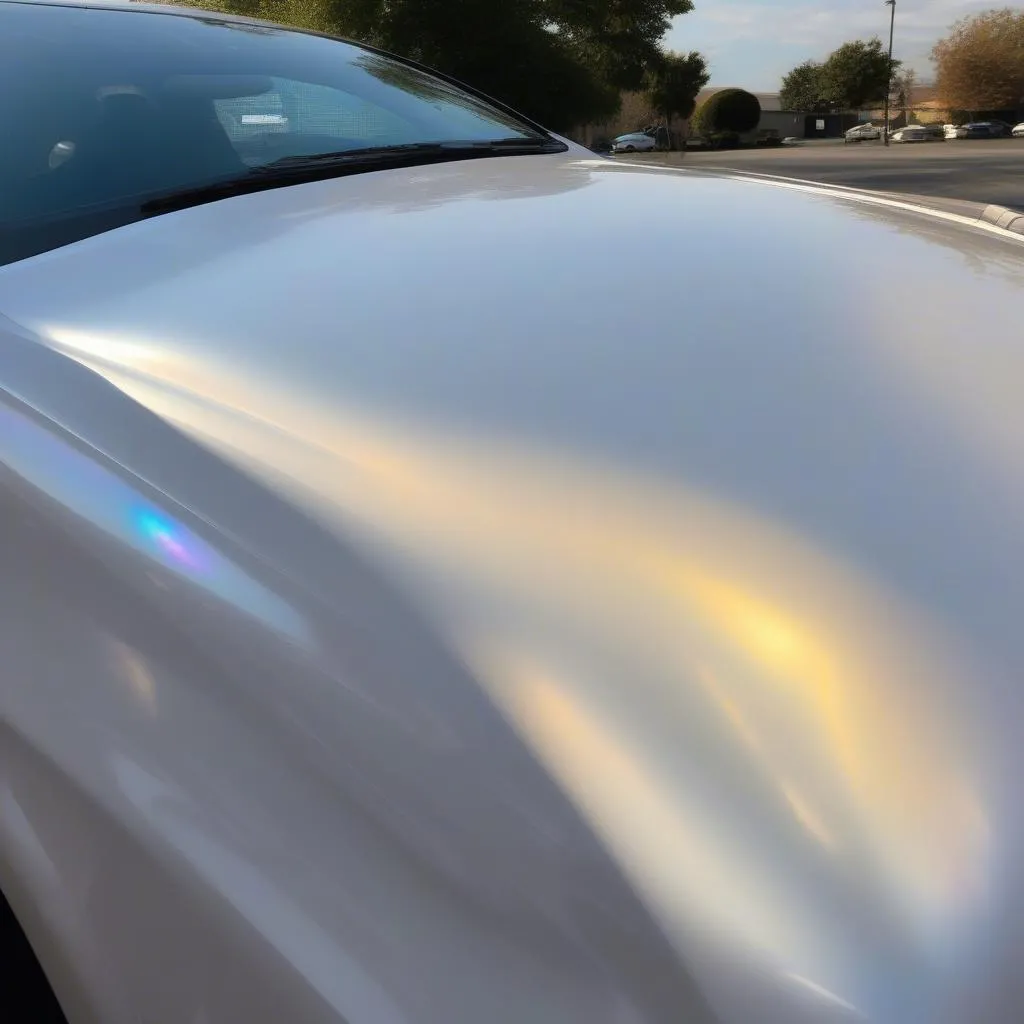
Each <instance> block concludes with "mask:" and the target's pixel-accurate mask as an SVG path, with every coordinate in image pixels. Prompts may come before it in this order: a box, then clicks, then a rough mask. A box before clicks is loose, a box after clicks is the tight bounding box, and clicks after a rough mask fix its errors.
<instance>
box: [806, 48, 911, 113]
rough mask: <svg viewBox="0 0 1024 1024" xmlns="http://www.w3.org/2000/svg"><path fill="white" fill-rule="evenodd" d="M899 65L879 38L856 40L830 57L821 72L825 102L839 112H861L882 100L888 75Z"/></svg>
mask: <svg viewBox="0 0 1024 1024" xmlns="http://www.w3.org/2000/svg"><path fill="white" fill-rule="evenodd" d="M900 64H901V62H900V61H898V60H894V61H893V62H892V67H891V68H890V66H889V57H888V55H887V54H886V52H885V50H883V49H882V41H881V40H880V39H877V38H875V39H869V40H867V41H866V42H865V41H864V40H862V39H856V40H854V41H853V42H849V43H843V45H842V46H840V47H839V48H838V49H836V50H833V51H832V53H831V54H829V57H828V60H826V61H825V63H824V64H823V65H822V69H821V73H822V78H823V81H824V86H825V93H826V95H827V97H828V99H829V100H830V101H831V102H832V103H834V104H835V105H836V106H837V107H839V108H840V109H841V110H862V109H863V108H864V107H870V106H874V105H877V104H880V103H883V102H884V101H885V96H886V93H887V92H888V90H889V82H890V79H891V73H892V72H894V71H895V70H896V69H897V68H899V66H900Z"/></svg>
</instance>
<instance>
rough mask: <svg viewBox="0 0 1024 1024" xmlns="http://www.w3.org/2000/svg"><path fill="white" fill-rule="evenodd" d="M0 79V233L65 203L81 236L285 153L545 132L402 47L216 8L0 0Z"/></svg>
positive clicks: (48, 218)
mask: <svg viewBox="0 0 1024 1024" xmlns="http://www.w3.org/2000/svg"><path fill="white" fill-rule="evenodd" d="M0 88H2V91H3V98H4V102H3V105H2V107H0V109H2V111H3V112H2V114H0V125H2V128H3V139H4V141H3V152H2V154H0V237H2V235H3V232H4V230H5V229H6V230H8V232H10V231H11V230H13V229H14V228H17V229H18V231H19V232H20V234H19V235H18V237H19V238H20V237H24V232H25V230H26V228H29V229H31V227H32V226H38V229H39V231H42V232H44V233H45V231H47V230H50V229H52V228H53V225H54V224H55V222H57V221H64V222H66V221H67V220H68V218H69V217H71V216H74V217H76V218H78V220H80V221H81V223H82V225H83V226H82V230H81V233H80V235H81V236H83V237H84V235H86V234H90V233H93V231H94V230H102V229H103V227H102V223H103V221H102V217H101V218H100V219H99V220H98V221H96V224H97V225H100V226H99V227H93V228H90V227H89V225H88V223H87V221H88V218H89V217H90V216H92V217H95V216H97V215H98V214H97V211H102V210H103V209H107V210H109V209H110V208H111V207H112V206H113V207H116V206H117V205H118V204H121V205H122V206H123V205H125V204H126V203H132V202H135V203H136V204H137V201H138V198H139V197H141V196H146V195H153V194H156V193H161V192H166V191H169V190H174V189H179V188H185V187H192V186H202V185H204V184H206V183H210V182H215V181H218V180H221V179H229V178H231V177H233V176H235V177H236V176H238V175H242V174H245V173H246V172H247V171H249V170H251V169H253V168H258V167H260V166H262V165H266V164H269V163H272V162H274V161H279V160H282V159H287V158H297V157H304V156H313V155H316V154H323V153H334V152H338V151H348V150H352V151H355V150H360V149H366V148H368V147H381V146H385V147H389V146H406V145H410V144H416V143H433V142H463V141H465V142H488V141H497V140H504V139H531V138H543V137H544V136H542V135H540V133H538V132H537V131H536V130H534V129H532V128H531V127H530V126H529V125H527V124H524V123H523V122H521V121H520V120H518V119H517V118H516V117H515V116H514V115H511V114H507V113H505V112H503V111H501V110H497V109H495V108H493V107H491V106H490V105H489V104H487V103H484V102H483V101H481V100H478V99H476V98H475V97H473V96H471V95H468V94H466V93H465V92H463V91H462V90H460V89H457V88H455V87H453V86H451V85H448V84H447V83H445V82H444V81H441V80H439V79H437V78H434V77H433V76H431V75H428V74H425V73H423V72H421V71H419V70H417V69H415V68H411V67H409V66H407V65H405V64H402V63H400V62H398V61H395V60H391V59H389V58H387V57H384V56H381V55H379V54H376V53H372V52H369V51H366V50H363V49H361V48H359V47H356V46H353V45H350V44H347V43H343V42H339V41H336V40H332V39H325V38H322V37H319V36H310V35H305V34H302V33H299V32H291V31H287V30H283V29H276V28H272V27H263V26H253V25H240V24H233V23H230V22H226V21H223V20H221V19H219V18H217V17H216V16H203V17H202V18H192V17H181V16H178V15H173V14H158V13H147V12H144V11H132V10H117V9H100V8H92V9H85V8H75V7H61V6H52V7H47V6H33V5H22V4H11V3H3V2H0ZM58 234H59V232H58ZM14 237H15V236H14V235H11V234H8V238H9V239H11V238H14ZM9 244H14V245H17V244H18V243H10V242H9ZM47 247H51V246H50V245H47V244H45V242H43V243H41V242H39V240H38V239H37V240H36V241H35V243H34V245H30V246H29V248H30V249H31V248H34V251H41V249H42V248H47ZM5 258H6V259H7V260H9V259H11V258H17V254H15V255H14V256H13V257H12V255H11V254H9V253H8V254H6V257H5Z"/></svg>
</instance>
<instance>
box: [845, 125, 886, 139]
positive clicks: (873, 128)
mask: <svg viewBox="0 0 1024 1024" xmlns="http://www.w3.org/2000/svg"><path fill="white" fill-rule="evenodd" d="M881 137H882V127H881V125H877V124H872V123H871V122H870V121H868V122H867V123H866V124H858V125H854V127H853V128H850V129H848V130H847V131H846V135H845V138H846V141H847V142H863V141H867V140H871V139H880V138H881Z"/></svg>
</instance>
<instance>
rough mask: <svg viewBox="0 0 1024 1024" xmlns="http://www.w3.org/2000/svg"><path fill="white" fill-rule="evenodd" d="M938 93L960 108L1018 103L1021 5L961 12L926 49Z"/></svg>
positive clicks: (1023, 46) (1022, 81)
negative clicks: (972, 13)
mask: <svg viewBox="0 0 1024 1024" xmlns="http://www.w3.org/2000/svg"><path fill="white" fill-rule="evenodd" d="M932 60H933V61H935V69H936V78H935V84H936V86H937V87H938V93H939V95H940V96H941V97H942V98H943V99H944V100H945V102H946V103H948V104H949V106H950V107H960V108H963V109H964V110H970V111H978V110H1003V109H1016V108H1017V107H1019V106H1021V105H1022V104H1024V11H1022V10H1019V9H1018V10H1014V9H1012V8H1009V7H1005V8H1003V9H1002V10H994V11H986V12H985V13H983V14H976V15H975V16H974V17H970V18H963V19H961V20H960V21H958V22H957V23H956V24H955V25H953V27H952V29H951V30H950V33H949V35H948V36H946V38H945V39H940V40H939V41H938V42H937V43H936V44H935V46H934V48H933V49H932Z"/></svg>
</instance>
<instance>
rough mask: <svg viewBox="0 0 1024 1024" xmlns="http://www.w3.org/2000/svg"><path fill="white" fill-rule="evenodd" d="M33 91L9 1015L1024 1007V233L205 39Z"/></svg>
mask: <svg viewBox="0 0 1024 1024" xmlns="http://www.w3.org/2000/svg"><path fill="white" fill-rule="evenodd" d="M0 58H2V59H0V77H2V79H3V86H4V91H3V95H4V97H5V99H6V100H7V101H8V104H9V105H8V107H7V108H5V110H6V113H5V118H6V120H5V122H4V146H5V149H4V156H3V159H2V160H0V569H2V571H0V950H2V952H3V961H2V970H0V1019H2V1020H3V1021H4V1022H7V1021H12V1022H13V1021H19V1022H31V1024H40V1022H46V1024H54V1022H56V1024H138V1022H143V1021H144V1022H146V1024H238V1022H259V1024H263V1022H287V1024H481V1022H486V1024H680V1022H686V1024H839V1022H860V1024H864V1022H868V1024H996V1022H998V1024H1009V1022H1012V1021H1018V1020H1019V1019H1020V1007H1021V1005H1022V990H1021V978H1022V976H1024V971H1022V962H1021V958H1022V955H1024V954H1022V949H1024V946H1022V943H1021V939H1022V921H1024V914H1022V909H1024V907H1022V899H1024V807H1022V801H1021V797H1020V779H1021V778H1022V776H1024V744H1022V743H1021V740H1020V738H1021V735H1022V730H1024V688H1022V686H1021V685H1020V681H1021V678H1022V675H1024V641H1022V636H1021V620H1022V616H1024V576H1022V574H1021V572H1020V565H1021V563H1022V562H1024V474H1022V473H1021V467H1022V465H1024V404H1022V403H1021V400H1020V381H1021V378H1022V375H1024V349H1022V347H1021V344H1020V317H1019V308H1020V304H1021V300H1022V296H1024V246H1022V243H1021V241H1020V239H1019V237H1016V236H1013V235H1011V234H1010V233H1009V232H1007V231H1002V230H1000V229H998V228H995V227H982V226H981V225H979V224H978V223H977V222H975V221H971V220H970V219H969V218H967V217H964V216H960V215H957V214H952V213H942V214H933V213H931V212H929V211H928V210H926V209H922V208H918V207H915V206H914V205H913V203H912V202H909V201H902V200H901V201H899V202H897V201H892V200H889V199H886V198H884V197H879V196H873V195H871V194H868V193H861V192H858V193H857V194H856V195H852V194H850V193H848V192H841V191H840V192H837V191H835V190H828V189H824V188H817V187H815V186H813V185H808V184H806V183H800V182H793V181H792V180H787V181H780V180H778V179H767V178H765V179H761V178H757V177H756V176H755V177H743V178H737V176H735V175H734V174H730V173H727V172H726V173H721V174H715V173H710V172H709V171H707V170H702V171H701V172H700V173H687V172H686V171H684V170H683V169H680V168H653V167H651V168H648V167H642V166H636V165H630V164H620V165H616V164H615V163H614V162H610V161H607V160H602V159H598V158H597V157H595V155H594V154H593V153H591V152H589V151H587V150H585V149H582V148H581V147H578V146H575V145H573V144H571V143H568V142H566V141H564V140H562V139H560V138H559V137H557V136H555V135H552V134H551V133H549V132H547V131H545V130H544V129H543V128H541V127H540V126H538V125H536V124H534V123H532V122H530V121H529V120H527V119H524V118H523V117H521V116H519V115H518V114H516V113H515V112H513V111H511V110H508V109H506V108H504V107H501V106H498V105H495V104H494V103H493V102H491V101H489V100H486V99H485V98H483V97H482V96H480V95H478V94H477V93H475V92H473V91H472V90H470V89H467V88H466V87H463V86H460V85H458V84H456V83H454V82H452V81H450V80H448V79H446V78H444V77H440V76H437V75H433V74H432V73H429V72H428V71H426V70H424V69H423V68H421V67H419V66H417V65H414V64H410V63H407V62H405V61H402V60H399V59H396V58H393V57H390V56H387V55H384V54H382V53H379V52H377V51H375V50H372V49H368V48H366V47H362V46H357V45H354V44H351V43H345V42H340V41H336V40H332V39H328V38H325V37H323V36H319V35H313V34H303V33H301V32H296V31H290V30H285V29H281V28H277V27H274V26H270V25H267V24H264V23H257V22H252V21H247V20H243V19H237V18H232V17H228V16H222V15H215V14H208V13H202V12H197V11H195V10H192V9H187V10H176V9H172V8H151V7H147V6H145V5H135V4H131V5H129V4H124V5H120V4H118V3H109V2H102V3H101V2H91V0H74V2H72V3H66V4H61V3H57V2H53V0H51V2H48V3H46V2H32V3H27V2H11V0H0ZM55 69H56V70H55ZM242 100H244V101H245V103H244V104H243V103H241V101H242ZM242 107H244V112H245V114H246V115H247V116H249V117H253V118H259V117H260V115H261V111H263V112H265V116H266V117H267V118H268V120H266V121H263V122H261V121H259V120H252V121H249V122H247V124H246V128H245V130H244V131H236V122H235V121H234V120H233V118H232V117H230V116H227V115H228V114H232V115H238V116H241V115H240V113H239V111H240V110H241V108H242ZM282 118H287V122H286V123H285V122H284V121H282V120H281V119H282ZM261 123H262V124H264V125H265V127H266V129H267V130H266V132H264V133H260V132H258V131H256V130H255V129H256V128H257V127H258V126H259V125H260V124H261ZM58 147H59V148H58ZM55 152H57V153H58V154H59V159H51V158H52V157H53V154H54V153H55ZM638 224H643V225H644V244H643V245H642V246H631V247H629V249H628V251H625V250H621V249H617V248H615V247H609V246H608V245H607V240H608V239H609V238H620V237H633V236H635V233H636V225H638ZM780 227H784V229H783V230H780ZM908 267H912V268H913V274H914V280H921V281H926V282H927V284H928V299H927V302H908V301H907V295H906V289H905V288H902V287H898V286H896V285H894V282H896V283H899V282H905V281H906V280H907V272H908ZM681 289H683V290H684V292H685V296H686V314H685V317H684V316H681V315H680V310H679V308H678V306H677V305H676V304H673V303H671V302H657V301H650V296H659V297H660V296H666V295H676V294H679V293H680V290H681ZM740 293H741V294H742V301H738V297H739V295H740ZM623 296H630V297H631V299H630V301H623ZM638 296H643V297H644V301H643V317H642V320H643V324H644V327H645V330H643V331H637V330H636V326H637V323H638V319H639V318H638V315H637V305H638V302H639V301H640V299H638V298H637V297H638ZM851 296H855V297H856V301H855V302H851ZM837 310H843V311H844V315H842V316H836V311H837ZM774 311H784V313H782V314H781V315H766V314H774Z"/></svg>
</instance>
